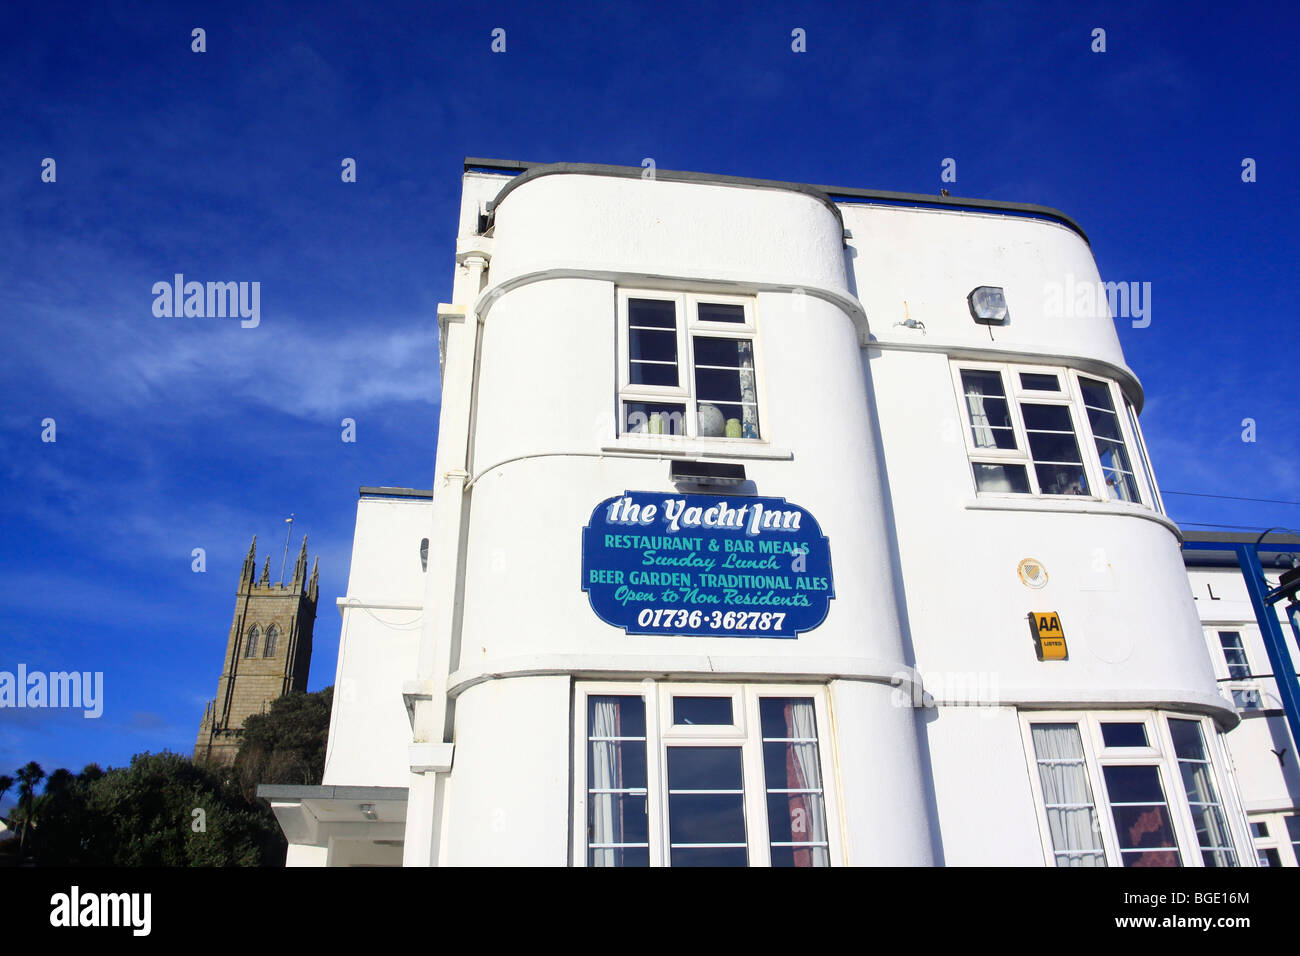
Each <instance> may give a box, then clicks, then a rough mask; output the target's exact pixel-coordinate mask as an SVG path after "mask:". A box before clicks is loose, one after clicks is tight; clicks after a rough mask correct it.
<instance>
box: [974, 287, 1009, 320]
mask: <svg viewBox="0 0 1300 956" xmlns="http://www.w3.org/2000/svg"><path fill="white" fill-rule="evenodd" d="M966 301H967V303H969V305H970V314H971V316H972V317H974V319H975V321H976V322H980V323H982V324H984V325H1005V324H1006V322H1007V320H1008V319H1009V318H1010V314H1009V313H1008V312H1007V297H1006V296H1005V295H1004V294H1003V293H1002V288H1001V287H1000V286H995V285H982V286H979V287H978V288H976V289H972V290H971V294H970V295H968V296H967V297H966Z"/></svg>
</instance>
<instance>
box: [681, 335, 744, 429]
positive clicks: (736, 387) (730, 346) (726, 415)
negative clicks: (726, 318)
mask: <svg viewBox="0 0 1300 956" xmlns="http://www.w3.org/2000/svg"><path fill="white" fill-rule="evenodd" d="M691 347H692V349H693V354H694V361H695V398H696V400H697V401H698V402H699V411H698V414H699V434H700V436H701V437H706V438H723V437H726V438H758V437H759V431H758V388H757V383H756V380H755V377H754V344H753V342H751V341H750V340H749V339H718V338H710V337H707V336H702V335H696V336H692V338H691Z"/></svg>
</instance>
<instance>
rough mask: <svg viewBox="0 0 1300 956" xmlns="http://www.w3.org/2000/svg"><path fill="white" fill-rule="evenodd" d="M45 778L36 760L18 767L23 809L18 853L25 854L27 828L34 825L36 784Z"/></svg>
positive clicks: (19, 797)
mask: <svg viewBox="0 0 1300 956" xmlns="http://www.w3.org/2000/svg"><path fill="white" fill-rule="evenodd" d="M44 778H45V771H44V770H42V769H41V765H40V764H38V763H37V762H36V761H35V760H31V761H28V763H27V765H26V766H23V767H19V768H18V806H19V808H20V809H21V810H22V811H23V832H22V834H21V835H20V836H19V838H18V855H19V856H20V857H21V856H22V854H23V847H24V845H25V844H26V843H27V830H28V829H29V828H30V827H31V825H32V817H33V815H34V812H35V804H36V785H37V784H38V783H40V782H41V781H42V780H43V779H44Z"/></svg>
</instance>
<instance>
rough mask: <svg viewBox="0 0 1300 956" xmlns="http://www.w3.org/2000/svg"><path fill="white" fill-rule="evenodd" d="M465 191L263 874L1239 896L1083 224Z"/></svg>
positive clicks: (369, 497)
mask: <svg viewBox="0 0 1300 956" xmlns="http://www.w3.org/2000/svg"><path fill="white" fill-rule="evenodd" d="M466 167H467V168H466V172H465V176H464V180H463V187H462V188H463V194H462V205H461V213H460V221H459V223H458V225H457V241H456V249H457V251H456V261H455V281H454V287H453V296H452V299H453V301H452V303H451V304H448V305H445V306H442V307H441V308H440V313H439V329H440V334H441V336H440V355H439V356H438V362H439V368H440V371H441V375H442V378H441V381H442V402H441V413H440V420H439V428H438V434H437V464H436V470H435V474H434V476H433V487H432V490H431V492H426V493H421V492H412V491H408V490H393V489H363V492H362V497H361V502H360V505H359V507H358V512H357V529H356V538H355V541H354V545H353V559H352V568H351V575H350V578H349V584H348V594H347V596H346V597H345V598H342V599H340V606H341V610H342V614H343V633H342V639H341V643H340V651H339V664H338V679H337V688H336V693H335V707H334V714H333V724H332V727H331V734H330V750H329V757H328V761H327V766H326V770H325V785H324V786H322V787H320V788H285V787H268V788H264V791H263V792H264V793H265V795H267V796H268V797H270V798H271V799H272V801H273V805H274V807H275V810H276V812H277V814H278V816H279V818H280V820H281V822H282V824H283V826H284V828H285V831H286V832H287V833H288V834H289V837H290V841H291V843H292V847H291V850H290V863H292V864H322V865H323V864H330V865H348V864H359V863H393V864H396V863H404V864H406V865H413V866H425V865H447V864H449V865H460V864H536V865H556V866H562V865H577V866H586V865H599V866H607V865H647V864H648V865H730V864H749V865H768V864H771V865H794V866H824V865H831V866H842V865H943V864H947V865H967V864H995V865H1030V866H1095V865H1111V866H1122V865H1135V866H1151V865H1177V864H1182V865H1186V866H1203V865H1253V864H1254V863H1255V857H1254V854H1253V853H1252V852H1251V851H1250V833H1249V830H1248V827H1247V818H1246V814H1245V813H1244V812H1243V809H1242V806H1241V802H1240V799H1239V790H1238V786H1237V783H1236V780H1235V777H1234V773H1233V769H1232V766H1231V764H1230V763H1229V761H1228V760H1227V759H1226V757H1225V749H1224V743H1223V733H1224V732H1225V731H1227V730H1228V729H1230V728H1232V727H1234V726H1235V725H1236V724H1237V723H1238V721H1239V716H1238V713H1237V710H1236V708H1234V706H1233V704H1232V702H1231V700H1229V699H1227V698H1225V697H1224V696H1223V695H1222V694H1221V693H1220V691H1219V687H1218V685H1217V682H1216V677H1215V672H1214V669H1213V667H1212V664H1211V659H1210V656H1209V654H1208V653H1207V650H1206V647H1205V644H1204V642H1203V639H1202V630H1201V625H1200V621H1199V620H1198V616H1197V609H1196V604H1195V603H1194V601H1193V600H1192V595H1191V593H1190V591H1189V588H1188V584H1187V576H1186V574H1185V572H1184V567H1183V562H1182V556H1181V553H1180V533H1179V530H1178V528H1177V527H1176V526H1175V525H1174V524H1173V523H1172V522H1171V521H1170V520H1169V518H1168V517H1166V515H1165V513H1164V510H1163V508H1162V505H1161V502H1160V496H1159V492H1158V490H1157V487H1156V482H1155V478H1154V475H1153V474H1152V469H1151V466H1150V463H1149V461H1148V456H1147V453H1146V450H1145V446H1144V444H1143V439H1142V435H1141V431H1140V428H1139V426H1138V415H1139V413H1140V411H1141V408H1142V404H1143V393H1142V387H1141V385H1140V383H1139V381H1138V378H1137V376H1136V375H1135V373H1134V372H1133V371H1132V370H1131V369H1130V368H1129V367H1128V366H1127V364H1126V363H1125V360H1124V355H1123V353H1122V351H1121V349H1120V343H1119V338H1118V336H1117V333H1116V329H1115V325H1114V321H1113V320H1112V318H1111V316H1110V314H1109V311H1108V310H1107V309H1106V308H1105V307H1104V301H1105V300H1104V296H1102V299H1101V302H1102V306H1101V308H1099V309H1094V310H1092V311H1091V312H1089V311H1088V310H1086V309H1084V310H1078V309H1070V310H1063V309H1062V308H1061V302H1062V294H1063V290H1066V289H1070V290H1074V289H1079V288H1089V289H1095V288H1097V287H1098V286H1099V283H1100V277H1099V275H1098V273H1097V267H1096V264H1095V262H1094V260H1093V256H1092V252H1091V249H1090V247H1089V243H1088V239H1087V237H1086V236H1085V235H1084V233H1083V231H1082V230H1081V229H1080V227H1079V226H1078V225H1077V224H1076V223H1075V222H1074V221H1073V220H1071V219H1070V218H1069V217H1067V216H1065V215H1064V214H1062V213H1059V212H1056V211H1054V210H1050V209H1046V208H1041V207H1031V206H1023V205H1016V204H1011V203H996V202H984V201H973V200H960V199H955V198H944V197H926V196H909V195H903V194H897V193H882V192H878V191H872V190H862V189H847V188H829V187H819V186H808V185H802V184H796V183H783V182H770V181H761V180H751V179H739V178H733V177H727V176H714V175H703V174H694V173H677V172H665V171H657V172H655V171H653V170H643V169H641V168H622V167H606V166H588V165H580V164H579V165H569V164H559V165H529V164H522V163H501V162H481V161H472V160H471V161H467V164H466ZM1094 301H1095V299H1094ZM432 362H433V357H432V356H430V374H431V375H432V374H433V368H432ZM433 437H434V436H432V435H431V436H428V439H429V441H430V442H432V441H433Z"/></svg>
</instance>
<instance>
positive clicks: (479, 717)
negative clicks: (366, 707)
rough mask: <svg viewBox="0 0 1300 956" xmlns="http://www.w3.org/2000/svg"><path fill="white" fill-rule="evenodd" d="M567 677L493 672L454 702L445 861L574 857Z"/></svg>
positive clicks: (506, 862) (564, 860) (530, 862)
mask: <svg viewBox="0 0 1300 956" xmlns="http://www.w3.org/2000/svg"><path fill="white" fill-rule="evenodd" d="M570 702H571V695H570V685H569V680H568V678H566V677H522V678H515V679H511V680H492V681H487V682H485V683H482V684H478V685H477V686H475V687H472V688H470V689H469V690H467V691H465V692H464V693H463V694H461V695H460V698H459V699H458V700H457V702H456V764H455V768H454V772H453V774H452V778H451V783H450V784H449V786H448V793H447V802H446V818H447V821H448V825H447V826H446V828H445V830H444V838H443V845H442V859H441V860H440V863H441V865H443V866H565V865H567V864H568V863H569V817H570V813H571V806H572V799H571V795H570V791H569V772H570V754H571V753H572V748H571V747H570V745H569V723H570V720H569V713H570V709H571V708H570Z"/></svg>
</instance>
